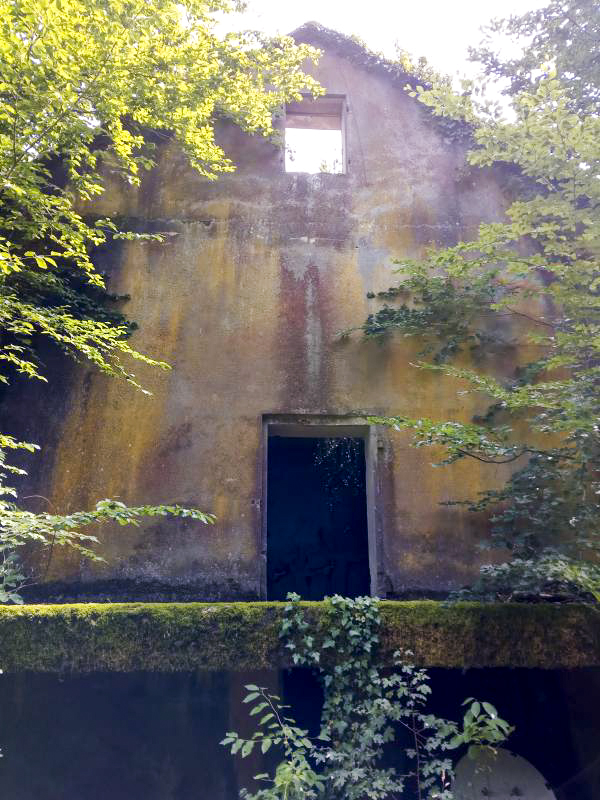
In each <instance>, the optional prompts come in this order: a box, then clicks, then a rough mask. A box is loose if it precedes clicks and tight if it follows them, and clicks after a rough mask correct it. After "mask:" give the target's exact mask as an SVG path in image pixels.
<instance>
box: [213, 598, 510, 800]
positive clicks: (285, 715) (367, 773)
mask: <svg viewBox="0 0 600 800" xmlns="http://www.w3.org/2000/svg"><path fill="white" fill-rule="evenodd" d="M288 599H289V602H288V603H287V604H286V607H285V617H284V621H283V625H282V628H281V634H280V635H281V637H282V639H283V640H284V641H285V646H286V647H287V648H288V649H289V650H290V652H291V655H292V661H293V663H294V664H295V665H299V666H308V667H312V668H314V669H316V670H317V671H318V674H319V677H320V680H321V683H322V685H323V690H324V697H325V699H324V704H323V709H322V712H321V729H320V731H319V734H318V736H317V737H316V738H311V737H310V736H309V732H308V731H306V730H304V729H302V728H300V727H299V726H298V725H297V724H296V722H295V721H294V719H293V718H292V717H291V716H289V714H290V712H289V708H288V707H287V706H285V705H282V702H281V699H280V697H278V696H277V695H275V694H273V693H271V692H269V691H268V689H266V688H265V687H260V686H255V685H253V684H250V685H248V686H246V689H247V690H248V694H247V695H246V698H245V700H244V702H245V703H248V704H249V705H250V706H251V710H250V714H251V716H256V717H259V719H258V720H257V730H256V732H255V733H254V734H253V735H252V737H251V738H250V739H243V738H241V737H240V736H239V734H238V733H237V732H235V731H229V732H228V733H227V734H226V736H225V738H224V739H223V741H222V742H221V744H223V745H225V746H229V747H230V748H231V752H232V753H233V754H236V753H239V754H240V755H241V756H242V757H246V756H248V755H250V753H252V752H253V750H254V749H255V748H260V750H261V752H262V753H263V754H264V753H267V752H268V751H269V750H270V749H271V748H272V747H275V748H278V749H279V750H280V751H281V752H282V755H283V760H282V761H281V762H280V763H279V764H278V765H277V767H276V769H275V773H274V775H273V776H272V777H271V776H270V775H269V774H268V773H263V774H261V775H257V776H256V778H255V779H256V780H258V781H260V782H262V783H265V784H266V786H265V788H261V789H259V790H258V791H257V792H255V793H253V794H251V793H249V792H248V791H246V790H243V791H242V793H241V796H242V797H243V798H246V800H284V798H285V800H317V799H318V798H323V800H333V798H338V797H344V798H348V800H366V799H367V798H369V799H370V800H377V799H378V798H379V799H380V800H384V799H386V798H391V797H401V796H406V793H409V794H410V796H417V797H419V798H424V797H431V798H438V799H439V800H451V798H452V791H451V784H452V777H453V773H452V762H451V761H450V759H449V758H447V757H446V751H448V750H452V749H455V748H457V747H460V746H461V745H465V744H468V745H470V746H473V747H494V746H495V745H498V744H500V743H501V742H503V741H504V740H505V739H506V737H507V736H508V735H509V733H510V732H511V730H512V729H511V728H510V726H509V725H508V723H506V722H505V721H504V720H502V719H500V718H499V717H498V713H497V711H496V709H495V708H494V707H493V706H492V705H491V704H490V703H479V702H477V701H475V700H473V699H472V698H470V699H469V700H467V701H465V705H466V706H467V709H466V711H465V714H464V719H463V724H462V727H459V726H458V725H457V724H456V723H454V722H449V721H448V720H444V719H440V718H438V717H436V716H434V715H433V714H431V713H427V711H426V705H427V701H428V697H429V695H430V693H431V687H430V686H429V678H428V675H427V673H426V672H425V670H423V669H419V668H417V667H415V666H414V665H412V664H411V663H410V662H409V661H407V660H405V659H407V658H409V657H410V655H411V654H410V653H406V654H404V659H403V658H401V656H400V654H396V669H395V670H394V671H393V672H392V673H391V674H389V673H387V672H383V671H382V670H381V669H380V667H378V665H377V647H378V643H379V634H378V629H379V625H380V615H379V606H378V601H377V599H375V598H371V597H359V598H357V599H356V600H351V599H348V598H343V597H339V596H337V595H336V596H334V597H331V598H328V599H327V600H328V602H329V605H330V619H329V621H328V625H327V626H326V628H325V631H326V632H325V636H324V639H323V641H322V642H321V643H320V646H319V644H318V643H317V640H316V637H315V636H314V634H313V633H312V632H311V629H310V626H309V624H308V622H307V621H306V619H305V618H304V614H303V612H302V610H301V609H300V608H299V607H298V606H297V605H296V604H295V601H296V600H298V599H299V597H298V596H297V595H293V594H290V595H288ZM400 731H403V732H408V734H409V742H410V743H409V746H408V747H404V748H403V750H402V756H403V758H402V763H403V765H405V766H406V772H404V773H402V772H399V770H398V769H397V768H396V767H385V766H384V765H383V764H382V757H383V754H384V748H386V749H388V750H389V749H390V747H392V746H394V745H395V746H396V747H398V742H397V739H398V734H399V732H400ZM413 791H414V792H415V794H412V792H413Z"/></svg>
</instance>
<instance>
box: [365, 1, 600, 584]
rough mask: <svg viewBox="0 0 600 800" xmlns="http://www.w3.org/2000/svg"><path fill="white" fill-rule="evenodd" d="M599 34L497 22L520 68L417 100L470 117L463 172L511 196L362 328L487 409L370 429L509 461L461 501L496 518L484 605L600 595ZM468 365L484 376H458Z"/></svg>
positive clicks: (408, 270) (578, 26)
mask: <svg viewBox="0 0 600 800" xmlns="http://www.w3.org/2000/svg"><path fill="white" fill-rule="evenodd" d="M599 28H600V8H599V7H598V5H597V4H596V3H589V2H586V0H569V2H567V3H550V4H549V5H548V6H547V7H545V8H544V9H542V10H540V11H539V12H531V13H529V14H526V15H524V16H522V17H513V18H511V19H510V20H509V21H505V22H498V23H495V24H494V26H493V30H495V31H496V32H497V31H503V32H505V33H508V34H509V35H510V36H514V37H516V38H517V40H518V39H519V38H520V37H531V36H533V39H532V40H530V41H531V42H532V44H531V46H530V47H529V48H528V49H527V50H526V51H525V52H524V55H523V56H522V57H519V58H516V59H513V60H509V61H505V60H502V59H501V58H500V57H499V56H497V55H496V54H494V53H493V51H492V50H491V49H490V48H491V45H490V44H489V42H488V43H487V44H486V45H485V46H484V47H483V49H481V50H479V51H476V52H475V57H478V58H480V59H481V60H482V63H483V65H484V72H485V74H484V77H483V78H482V80H481V81H480V82H465V84H464V85H463V87H462V91H461V92H455V91H453V90H452V88H451V87H450V86H449V85H448V83H447V82H439V83H437V84H435V83H434V85H433V86H432V87H431V88H427V89H425V88H421V89H417V90H416V91H413V92H412V94H413V95H415V96H417V97H418V99H419V100H420V101H421V102H423V103H424V104H425V105H426V106H428V107H429V108H430V109H431V110H432V111H433V112H434V113H435V114H438V115H442V116H447V117H450V118H454V119H462V120H466V121H467V122H468V123H469V124H470V126H471V128H472V135H473V142H474V147H473V149H472V150H471V152H470V154H469V157H468V159H469V163H470V165H471V166H472V167H473V168H477V167H492V166H494V167H495V168H496V169H498V170H500V171H502V170H503V169H507V170H508V171H510V174H511V175H514V176H516V177H515V178H514V180H512V181H511V184H512V186H513V191H515V188H514V187H516V192H517V197H516V199H514V200H513V202H512V203H511V204H510V205H509V207H508V209H507V211H506V220H505V221H503V222H496V223H490V224H482V225H481V226H480V228H479V232H478V236H477V238H476V239H475V240H474V241H470V242H458V243H457V244H456V245H454V246H450V247H446V248H431V249H430V251H429V253H428V254H427V256H426V258H425V259H423V260H419V261H415V260H413V261H411V260H404V259H403V260H402V261H401V262H398V273H399V275H400V280H399V283H398V284H397V285H396V286H394V287H392V289H390V290H389V291H388V292H384V293H382V294H381V295H380V299H381V300H382V301H383V302H384V305H383V307H382V308H380V309H379V310H378V311H376V312H374V313H373V314H371V315H370V316H369V318H368V319H367V320H366V321H365V323H364V324H363V325H362V326H361V329H362V331H363V332H364V334H365V335H366V336H369V337H371V336H385V335H389V334H391V333H396V334H400V335H403V336H408V337H418V339H419V341H422V342H423V348H422V350H421V353H420V358H421V359H422V361H421V362H420V363H419V364H417V365H415V366H417V367H419V368H422V369H435V370H438V371H439V372H441V373H443V374H446V375H448V376H451V377H452V378H454V379H455V380H458V381H459V382H462V383H463V386H464V390H462V391H463V392H464V393H468V392H476V393H478V394H481V395H483V396H484V397H485V398H487V399H488V401H489V409H488V412H487V413H486V414H483V415H482V416H480V417H479V418H476V419H473V420H472V421H471V422H469V423H466V422H464V421H460V420H445V421H444V420H442V421H436V420H431V419H423V418H415V419H408V418H406V419H398V418H388V419H385V420H383V419H379V420H377V421H378V422H380V423H384V424H388V425H390V426H392V427H395V428H401V429H411V430H412V431H413V433H414V443H415V444H416V445H417V446H424V445H436V446H441V447H442V448H443V449H444V450H445V454H446V455H445V457H443V459H442V463H453V462H455V461H457V460H459V459H465V458H466V459H469V458H471V459H476V460H478V461H480V462H485V463H492V464H498V463H509V462H514V463H515V470H516V471H515V472H514V473H513V475H512V477H511V478H510V479H509V480H508V481H507V482H506V484H505V485H504V486H503V487H502V488H500V489H498V490H490V491H486V492H484V493H483V494H481V495H480V496H479V498H476V499H472V500H468V501H466V503H465V505H467V506H468V507H469V508H471V509H472V510H474V511H478V512H481V511H484V512H486V513H487V514H489V515H491V537H490V539H489V540H487V542H486V543H485V544H487V545H489V544H492V545H498V546H500V547H502V548H508V549H509V551H510V552H511V559H512V560H511V561H510V562H507V563H506V564H504V565H502V566H499V567H494V566H487V567H485V568H484V570H483V571H482V574H481V580H482V581H483V584H485V586H484V585H483V584H482V583H481V582H480V583H479V584H477V585H476V586H475V587H474V591H475V592H476V593H477V592H479V593H480V594H482V596H487V597H492V596H494V595H495V596H498V597H500V596H501V597H503V598H505V599H510V598H511V597H516V596H518V597H527V598H532V597H534V596H536V595H538V596H539V595H544V596H551V595H553V594H559V595H562V596H563V597H567V598H568V597H573V596H574V595H575V596H577V595H579V596H581V595H583V596H586V597H592V596H593V597H598V596H600V573H599V572H598V570H597V568H596V567H595V566H594V560H595V559H596V555H595V552H596V551H597V549H598V544H599V543H600V428H599V424H600V261H599V257H600V148H599V146H598V142H599V141H600V115H599V114H598V97H599V95H600V70H599V69H598V64H597V61H596V60H595V56H594V51H593V49H590V48H588V47H586V46H585V40H586V37H585V36H584V37H582V36H580V33H581V32H582V31H583V32H584V33H586V35H587V34H591V33H593V32H594V31H597V30H598V29H599ZM567 42H568V46H567ZM575 69H576V71H574V70H575ZM497 77H501V78H508V79H509V81H510V83H509V88H508V89H507V90H506V91H507V94H508V97H509V99H510V104H511V111H510V114H509V115H507V114H506V113H505V112H504V111H503V109H502V108H501V107H500V105H499V104H498V102H497V101H493V100H486V99H485V98H486V82H487V81H490V80H494V79H496V78H497ZM498 354H500V355H509V356H510V357H511V358H514V357H515V356H517V357H518V359H520V361H519V363H518V365H517V368H516V370H515V372H514V374H513V375H507V374H506V373H504V374H503V373H501V372H499V371H496V370H495V369H494V367H493V358H490V356H494V355H498ZM465 355H467V356H469V355H470V356H471V358H472V363H474V364H476V365H477V366H474V367H471V368H465V367H463V366H460V367H459V366H458V365H456V364H455V363H452V362H453V360H454V359H455V358H456V357H457V356H461V364H464V363H465V358H464V356H465ZM486 365H489V366H488V367H487V369H486ZM415 416H416V415H415ZM462 500H463V498H457V501H462ZM590 559H591V562H590ZM544 571H546V574H547V581H545V582H544V580H543V579H542V575H543V573H544ZM527 574H529V575H530V578H531V585H530V591H529V593H528V591H527V588H526V586H527ZM561 575H562V578H561V577H560V576H561ZM513 579H514V587H515V593H513V592H512V591H511V582H512V581H513ZM517 587H518V588H517Z"/></svg>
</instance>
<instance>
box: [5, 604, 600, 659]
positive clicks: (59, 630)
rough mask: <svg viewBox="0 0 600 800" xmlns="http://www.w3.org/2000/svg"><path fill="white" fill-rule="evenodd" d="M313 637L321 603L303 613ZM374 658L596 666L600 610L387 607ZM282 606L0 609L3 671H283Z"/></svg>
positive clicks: (322, 621)
mask: <svg viewBox="0 0 600 800" xmlns="http://www.w3.org/2000/svg"><path fill="white" fill-rule="evenodd" d="M303 605H304V606H305V607H306V609H307V612H308V614H309V616H310V617H311V618H312V620H313V623H314V627H315V633H316V635H317V636H318V635H320V634H321V633H322V632H323V629H324V627H325V626H326V619H327V613H326V606H325V604H324V603H305V604H303ZM381 609H382V632H381V639H382V648H381V658H382V660H383V662H384V663H390V661H391V657H392V654H393V652H394V650H396V649H401V650H406V649H408V650H411V651H412V652H413V653H414V654H415V658H416V661H417V662H418V663H420V664H423V665H425V666H429V667H463V666H464V667H505V666H509V667H538V668H547V669H558V668H572V667H584V666H598V665H600V611H598V610H597V609H596V608H595V607H591V606H584V605H544V604H539V605H526V604H507V605H493V604H480V603H457V604H454V605H449V606H446V605H443V604H441V603H436V602H432V601H415V602H391V601H390V602H387V601H384V602H382V604H381ZM282 613H283V604H281V603H106V604H103V603H89V604H87V603H86V604H72V605H71V604H69V605H29V606H20V607H15V606H12V607H7V606H4V607H0V667H1V668H2V669H3V670H4V671H6V672H18V671H23V670H32V671H35V672H62V671H72V672H91V671H115V672H130V671H135V670H149V671H155V672H174V671H181V670H197V669H233V670H242V669H254V668H268V667H274V666H279V665H283V664H285V663H286V660H285V650H284V648H282V647H281V645H280V642H279V638H278V631H279V625H280V621H281V616H282Z"/></svg>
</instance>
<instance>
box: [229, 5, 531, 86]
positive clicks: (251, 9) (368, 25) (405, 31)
mask: <svg viewBox="0 0 600 800" xmlns="http://www.w3.org/2000/svg"><path fill="white" fill-rule="evenodd" d="M247 2H248V10H247V11H246V13H245V14H244V15H243V16H242V17H241V19H242V20H243V22H242V25H243V27H248V28H256V29H259V30H262V31H264V32H266V33H289V32H290V31H292V30H294V28H298V27H299V26H300V25H302V24H303V23H304V22H308V21H316V22H320V23H321V24H322V25H325V26H327V27H328V28H334V29H335V30H338V31H340V32H341V33H346V34H355V35H357V36H359V37H360V38H361V39H363V40H364V41H365V42H366V44H367V45H368V47H370V48H371V49H372V50H376V51H381V52H383V53H384V54H385V55H386V56H389V57H393V56H394V52H395V46H394V45H395V42H398V44H399V45H400V47H401V48H402V49H404V50H407V51H408V52H409V53H410V54H411V55H413V56H415V57H419V56H425V57H426V58H427V60H428V62H429V63H430V64H431V65H432V66H433V67H435V68H436V69H438V70H440V71H443V72H445V73H450V74H452V75H455V74H456V73H457V72H458V73H459V74H461V75H463V74H465V75H469V76H473V74H474V73H473V69H474V68H473V66H471V65H470V64H469V63H468V62H467V49H468V47H469V45H473V44H477V43H478V42H479V41H480V39H481V36H480V33H479V29H480V28H481V26H482V25H485V24H486V23H487V22H488V21H489V20H490V19H491V18H493V17H505V16H508V15H510V14H511V13H512V14H520V13H524V12H526V11H530V10H532V9H534V8H540V7H541V6H543V5H546V0H479V2H478V1H477V0H452V2H451V1H450V0H411V2H406V1H405V0H404V1H403V0H294V1H293V2H291V0H247ZM235 27H237V26H236V25H233V24H232V28H235Z"/></svg>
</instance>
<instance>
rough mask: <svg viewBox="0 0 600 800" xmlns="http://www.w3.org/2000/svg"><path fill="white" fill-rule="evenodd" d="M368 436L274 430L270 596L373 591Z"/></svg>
mask: <svg viewBox="0 0 600 800" xmlns="http://www.w3.org/2000/svg"><path fill="white" fill-rule="evenodd" d="M370 583H371V579H370V571H369V539H368V524H367V492H366V462H365V441H364V439H362V438H355V437H349V436H337V437H308V436H279V435H272V436H270V437H269V439H268V455H267V598H268V599H269V600H284V599H285V597H286V595H287V593H288V592H297V593H298V594H299V595H300V596H301V597H302V598H303V599H305V600H321V599H323V597H325V596H326V595H332V594H342V595H344V596H347V597H358V596H360V595H368V594H370V588H371V587H370Z"/></svg>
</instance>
